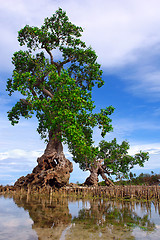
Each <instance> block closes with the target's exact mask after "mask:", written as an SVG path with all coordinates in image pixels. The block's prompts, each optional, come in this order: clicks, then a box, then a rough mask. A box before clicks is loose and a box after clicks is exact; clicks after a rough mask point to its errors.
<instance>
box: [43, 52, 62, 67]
mask: <svg viewBox="0 0 160 240" xmlns="http://www.w3.org/2000/svg"><path fill="white" fill-rule="evenodd" d="M45 50H46V51H47V53H48V54H49V55H50V57H51V64H53V65H55V66H56V67H57V68H58V67H59V64H58V63H56V62H54V61H53V55H52V53H51V51H49V50H48V49H47V48H46V47H45Z"/></svg>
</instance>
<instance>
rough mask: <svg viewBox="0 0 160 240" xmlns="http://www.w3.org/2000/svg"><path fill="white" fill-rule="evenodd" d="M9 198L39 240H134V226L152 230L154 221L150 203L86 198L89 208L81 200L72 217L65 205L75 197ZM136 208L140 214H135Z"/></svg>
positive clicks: (28, 196)
mask: <svg viewBox="0 0 160 240" xmlns="http://www.w3.org/2000/svg"><path fill="white" fill-rule="evenodd" d="M13 199H14V202H15V203H16V204H17V206H18V207H23V208H24V209H25V210H27V211H28V212H29V215H30V218H31V219H32V220H33V225H32V228H33V229H34V230H35V231H36V232H37V235H38V239H39V240H42V239H43V240H45V239H55V240H56V239H61V240H64V239H65V240H68V239H74V240H76V239H78V240H81V239H86V240H87V239H135V238H134V236H132V231H133V229H134V228H135V227H139V228H140V229H142V230H145V231H154V230H155V224H154V223H153V222H151V220H150V218H149V215H150V211H151V204H150V203H133V202H122V201H121V202H119V201H103V200H99V201H94V200H87V202H89V207H87V209H86V208H85V201H83V206H82V207H81V208H79V212H78V216H77V217H72V215H71V214H70V211H69V205H68V204H69V203H70V202H72V206H73V205H74V203H76V200H75V199H69V198H59V199H57V198H56V199H54V198H52V199H50V198H49V197H44V196H43V197H40V196H38V195H37V196H36V197H35V196H32V195H24V196H18V195H14V196H13ZM75 207H76V204H75ZM137 208H139V209H140V211H141V213H140V214H137V211H136V209H137Z"/></svg>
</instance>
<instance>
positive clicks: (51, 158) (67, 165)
mask: <svg viewBox="0 0 160 240" xmlns="http://www.w3.org/2000/svg"><path fill="white" fill-rule="evenodd" d="M37 162H38V165H37V166H36V167H35V168H34V169H33V171H32V173H31V174H28V175H27V176H26V177H21V178H19V179H18V180H17V181H16V183H15V186H20V187H21V186H27V185H28V184H29V185H35V186H40V187H46V186H51V187H58V188H59V187H62V186H65V185H67V184H68V183H69V178H70V173H71V172H72V171H73V165H72V163H71V162H70V161H69V160H68V159H66V158H65V155H64V153H63V146H62V143H61V142H60V141H59V140H58V138H57V137H56V136H55V137H54V138H53V135H52V133H50V134H49V141H48V144H47V147H46V149H45V151H44V154H43V155H42V156H41V157H40V158H38V159H37Z"/></svg>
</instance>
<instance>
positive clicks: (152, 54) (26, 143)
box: [0, 0, 160, 184]
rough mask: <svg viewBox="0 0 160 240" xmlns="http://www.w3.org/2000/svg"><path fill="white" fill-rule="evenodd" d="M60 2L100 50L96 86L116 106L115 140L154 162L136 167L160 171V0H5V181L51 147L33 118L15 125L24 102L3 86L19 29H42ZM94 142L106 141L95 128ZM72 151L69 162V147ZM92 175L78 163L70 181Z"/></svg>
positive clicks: (1, 165)
mask: <svg viewBox="0 0 160 240" xmlns="http://www.w3.org/2000/svg"><path fill="white" fill-rule="evenodd" d="M58 7H61V8H63V10H65V11H66V12H67V15H68V16H69V18H70V20H71V21H72V22H73V23H74V24H76V25H79V26H81V27H82V28H83V29H84V33H83V37H82V39H83V40H84V41H85V42H86V43H87V45H91V46H92V48H93V49H94V50H95V51H96V53H97V55H98V61H99V63H100V64H101V67H102V70H103V79H104V81H105V85H104V86H103V87H102V88H101V89H94V91H93V99H94V101H95V104H96V106H97V111H98V110H99V109H100V108H103V107H106V106H109V105H113V106H114V107H115V112H114V114H113V115H112V121H113V127H114V131H113V132H112V133H109V134H107V135H106V137H105V140H112V139H113V138H114V137H116V138H117V140H118V141H119V142H121V141H123V140H128V141H129V143H130V146H131V149H130V152H129V153H130V154H135V153H136V152H138V151H139V150H143V151H148V152H149V153H150V160H149V161H148V162H147V163H146V164H145V166H144V168H139V167H137V166H136V167H135V168H134V172H135V173H137V174H139V173H140V172H148V173H150V172H151V171H154V172H155V173H159V172H160V31H159V30H160V1H159V0H152V1H150V0H141V1H138V0H118V1H117V0H85V1H83V0H81V1H79V0H65V1H64V0H59V1H58V0H32V1H31V0H27V1H24V0H15V1H12V0H6V1H1V4H0V31H1V38H0V52H1V58H0V82H1V88H0V184H11V183H14V182H15V181H16V179H17V178H18V177H20V176H22V175H26V174H27V173H30V172H31V171H32V169H33V167H34V166H35V165H36V159H37V157H38V156H40V155H41V154H42V153H43V151H44V149H45V144H44V143H43V141H42V140H41V139H40V136H39V135H38V133H37V132H36V127H37V122H36V119H35V118H32V119H30V120H24V119H21V121H20V123H19V124H18V125H16V126H14V127H13V126H11V124H10V122H9V121H8V119H7V111H8V110H9V109H10V108H11V107H12V106H13V104H14V103H15V102H16V101H17V100H18V99H19V94H18V93H15V94H14V95H13V96H12V97H9V96H8V95H7V92H6V91H5V88H6V81H7V78H8V77H10V76H11V74H12V70H13V66H12V64H11V58H12V55H13V53H14V52H15V51H17V50H19V49H20V47H19V45H18V41H17V32H18V31H19V30H20V29H21V28H22V27H24V26H25V25H26V24H29V25H31V26H41V24H42V23H43V20H44V18H45V17H50V16H51V15H52V14H53V13H54V12H55V11H56V10H57V9H58ZM94 139H95V142H96V143H98V142H99V141H100V140H101V139H102V138H101V137H100V132H99V130H98V129H95V132H94ZM64 151H65V154H66V156H67V157H68V158H69V159H71V156H70V154H69V153H68V150H67V147H66V146H65V147H64ZM88 174H89V173H87V172H82V171H80V170H79V168H78V165H76V164H74V171H73V173H72V174H71V179H70V181H71V182H76V181H79V182H83V181H84V180H85V178H86V177H87V176H88Z"/></svg>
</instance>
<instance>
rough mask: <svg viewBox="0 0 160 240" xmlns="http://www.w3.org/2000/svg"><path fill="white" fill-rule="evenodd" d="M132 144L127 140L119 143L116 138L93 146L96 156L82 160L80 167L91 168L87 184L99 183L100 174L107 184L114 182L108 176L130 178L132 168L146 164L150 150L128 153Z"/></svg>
mask: <svg viewBox="0 0 160 240" xmlns="http://www.w3.org/2000/svg"><path fill="white" fill-rule="evenodd" d="M129 148H130V146H129V143H128V142H127V141H123V142H122V143H121V144H118V143H117V140H116V138H114V139H113V140H112V141H110V142H107V141H105V140H102V141H101V142H100V143H99V145H98V147H93V151H94V152H95V153H96V158H95V159H94V161H93V159H91V160H90V159H88V160H86V162H84V161H81V163H80V167H81V168H82V169H83V170H89V171H90V173H91V174H90V176H89V177H88V178H87V179H86V182H85V183H86V184H87V185H96V184H97V183H98V175H101V176H102V178H103V179H104V180H105V182H106V184H107V185H110V184H112V182H111V181H110V180H109V179H108V178H107V176H106V175H105V174H107V175H108V176H111V175H114V176H116V178H117V179H121V178H128V177H129V174H130V170H131V169H132V168H133V167H134V166H135V165H139V166H140V167H143V166H144V162H145V161H147V160H148V159H149V156H148V152H142V151H140V152H139V153H136V154H135V155H134V156H131V155H129V154H128V150H129Z"/></svg>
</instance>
